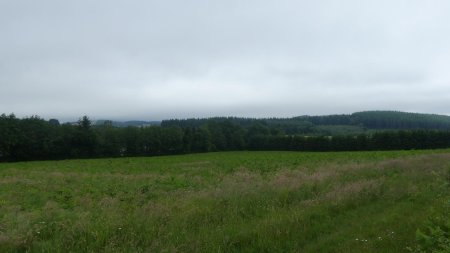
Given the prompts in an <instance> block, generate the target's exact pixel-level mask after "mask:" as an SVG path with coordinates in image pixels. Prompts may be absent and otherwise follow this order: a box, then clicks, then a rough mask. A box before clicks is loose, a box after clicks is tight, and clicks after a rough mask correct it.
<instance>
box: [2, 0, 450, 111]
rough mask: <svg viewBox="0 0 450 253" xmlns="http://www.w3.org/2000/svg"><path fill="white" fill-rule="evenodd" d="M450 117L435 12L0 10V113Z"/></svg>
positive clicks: (347, 2)
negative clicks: (374, 113)
mask: <svg viewBox="0 0 450 253" xmlns="http://www.w3.org/2000/svg"><path fill="white" fill-rule="evenodd" d="M375 109H376V110H386V109H389V110H402V111H413V112H426V113H439V114H450V1H448V0H395V1H392V0H377V1H369V0H343V1H336V0H314V1H306V0H303V1H302V0H276V1H268V0H221V1H216V0H189V1H186V0H164V1H163V0H161V1H152V0H146V1H130V0H126V1H125V0H123V1H117V0H96V1H85V0H77V1H61V0H53V1H49V0H40V1H36V0H0V114H1V113H7V114H8V113H12V112H13V113H15V114H16V115H17V116H19V117H23V116H30V115H40V116H42V117H44V118H59V119H62V120H70V119H77V118H78V117H80V116H82V115H88V116H90V117H91V118H93V119H100V118H102V119H104V118H108V119H116V120H125V119H142V120H160V119H166V118H185V117H209V116H247V117H268V116H270V117H273V116H276V117H287V116H297V115H303V114H312V115H320V114H336V113H351V112H355V111H362V110H375Z"/></svg>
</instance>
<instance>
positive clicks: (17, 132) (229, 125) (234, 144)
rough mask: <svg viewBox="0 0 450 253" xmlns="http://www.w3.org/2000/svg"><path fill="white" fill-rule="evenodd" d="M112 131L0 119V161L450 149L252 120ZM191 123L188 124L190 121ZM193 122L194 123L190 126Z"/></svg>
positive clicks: (435, 137)
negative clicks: (293, 130)
mask: <svg viewBox="0 0 450 253" xmlns="http://www.w3.org/2000/svg"><path fill="white" fill-rule="evenodd" d="M172 123H174V122H173V121H171V124H162V126H148V127H126V128H118V127H114V126H113V125H112V123H111V122H109V121H105V122H103V123H102V124H101V125H92V123H91V121H90V120H89V118H88V117H86V116H85V117H83V118H81V119H80V120H79V121H78V122H76V123H72V124H70V123H67V124H59V122H58V121H57V120H49V121H46V120H43V119H41V118H39V117H30V118H24V119H19V118H16V117H15V116H14V115H4V114H3V115H1V116H0V161H21V160H47V159H68V158H92V157H120V156H153V155H167V154H182V153H193V152H209V151H227V150H302V151H344V150H394V149H429V148H447V147H450V132H448V131H435V130H413V131H391V132H376V133H372V134H359V135H355V134H352V135H341V136H305V135H293V134H289V133H286V132H285V131H283V129H281V128H279V127H277V126H276V125H272V126H270V125H268V124H262V123H261V122H260V121H253V122H251V123H249V124H247V125H245V126H242V125H241V124H238V123H236V122H234V121H233V120H232V119H226V118H222V119H220V120H217V119H209V120H203V121H202V122H201V124H198V125H195V126H192V124H186V125H177V124H172ZM191 123H192V122H191ZM194 123H198V122H194Z"/></svg>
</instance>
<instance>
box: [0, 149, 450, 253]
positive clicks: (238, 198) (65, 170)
mask: <svg viewBox="0 0 450 253" xmlns="http://www.w3.org/2000/svg"><path fill="white" fill-rule="evenodd" d="M449 153H450V152H449V150H434V151H396V152H337V153H331V152H330V153H300V152H223V153H207V154H193V155H180V156H167V157H151V158H142V157H140V158H119V159H92V160H67V161H47V162H24V163H4V164H0V251H1V252H408V250H407V248H408V247H410V248H413V247H414V246H415V245H416V239H415V234H416V230H417V229H418V228H422V227H423V226H425V223H426V217H428V216H430V215H432V214H433V213H434V210H435V209H436V208H439V206H440V205H441V203H443V201H446V200H447V199H448V198H449V191H448V188H447V187H448V184H446V183H445V182H446V178H447V177H448V175H449V174H448V173H450V170H449V168H450V154H449Z"/></svg>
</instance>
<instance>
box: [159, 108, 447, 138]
mask: <svg viewBox="0 0 450 253" xmlns="http://www.w3.org/2000/svg"><path fill="white" fill-rule="evenodd" d="M224 121H229V122H231V123H233V124H237V125H239V126H241V127H243V128H247V129H249V128H251V127H254V126H256V125H260V126H263V127H266V128H269V129H272V130H274V129H275V130H279V131H282V132H284V133H285V134H302V135H305V134H307V135H341V134H342V135H343V134H359V133H365V132H368V131H382V130H412V129H416V130H417V129H424V130H450V116H445V115H436V114H422V113H409V112H399V111H364V112H355V113H353V114H339V115H324V116H308V115H305V116H298V117H292V118H265V119H264V118H263V119H255V118H238V117H215V118H203V119H172V120H163V121H162V122H161V126H162V127H170V126H178V127H181V128H186V127H200V126H203V125H205V124H211V122H224Z"/></svg>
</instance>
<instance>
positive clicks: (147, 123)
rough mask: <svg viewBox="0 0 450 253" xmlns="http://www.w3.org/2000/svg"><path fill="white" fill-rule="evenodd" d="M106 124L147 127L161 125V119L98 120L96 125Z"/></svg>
mask: <svg viewBox="0 0 450 253" xmlns="http://www.w3.org/2000/svg"><path fill="white" fill-rule="evenodd" d="M104 124H111V125H112V126H114V127H129V126H134V127H146V126H159V125H160V124H161V121H142V120H130V121H110V120H97V121H95V122H94V125H96V126H101V125H104Z"/></svg>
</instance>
